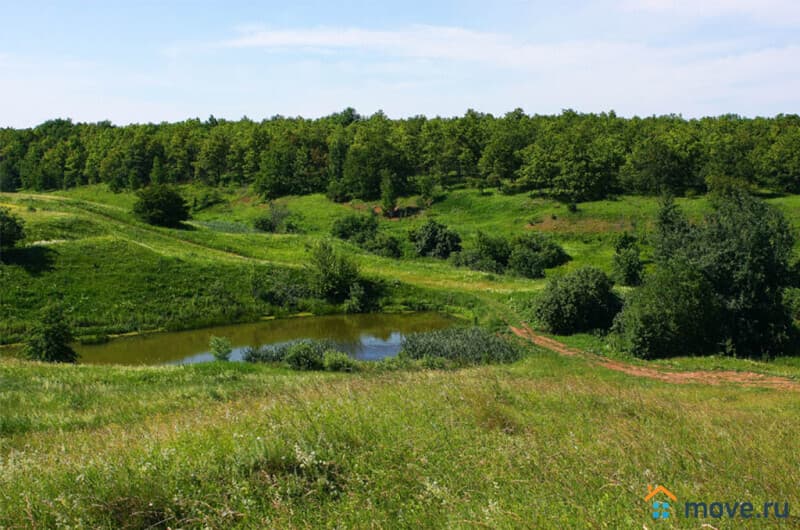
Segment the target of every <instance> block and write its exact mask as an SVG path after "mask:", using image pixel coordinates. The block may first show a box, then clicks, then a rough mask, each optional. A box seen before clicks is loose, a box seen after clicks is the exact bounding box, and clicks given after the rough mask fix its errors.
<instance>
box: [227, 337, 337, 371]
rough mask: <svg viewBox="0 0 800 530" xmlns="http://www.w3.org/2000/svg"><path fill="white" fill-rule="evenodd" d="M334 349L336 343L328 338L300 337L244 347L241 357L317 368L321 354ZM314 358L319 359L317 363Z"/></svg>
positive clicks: (249, 359)
mask: <svg viewBox="0 0 800 530" xmlns="http://www.w3.org/2000/svg"><path fill="white" fill-rule="evenodd" d="M334 349H336V345H335V344H334V343H333V342H331V341H329V340H311V339H301V340H292V341H288V342H283V343H280V344H267V345H265V346H260V347H255V346H251V347H249V348H246V349H245V351H244V354H243V355H242V358H243V359H244V361H245V362H248V363H283V362H285V363H287V364H288V365H289V366H290V367H292V368H294V369H296V370H319V369H321V368H322V366H323V364H322V360H323V357H324V355H323V354H324V353H325V352H326V351H329V350H334ZM290 358H291V359H292V360H291V361H290ZM314 359H317V360H319V363H316V362H315V361H314ZM299 366H316V368H298V367H299Z"/></svg>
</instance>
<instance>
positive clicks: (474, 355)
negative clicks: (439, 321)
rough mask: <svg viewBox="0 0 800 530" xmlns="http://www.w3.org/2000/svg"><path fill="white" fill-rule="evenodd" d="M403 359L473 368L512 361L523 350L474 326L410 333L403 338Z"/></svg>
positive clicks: (401, 354) (401, 352)
mask: <svg viewBox="0 0 800 530" xmlns="http://www.w3.org/2000/svg"><path fill="white" fill-rule="evenodd" d="M400 356H401V357H403V358H406V359H416V360H421V359H426V358H427V359H436V358H442V359H447V360H448V361H453V362H454V363H456V364H457V365H470V364H488V363H507V362H513V361H516V360H517V359H518V358H519V356H520V351H519V349H518V348H516V347H515V346H514V345H512V344H511V343H510V342H508V341H507V340H505V339H503V338H501V337H499V336H497V335H495V334H494V333H491V332H489V331H487V330H485V329H483V328H478V327H472V328H450V329H443V330H437V331H429V332H424V333H410V334H408V335H406V336H405V337H404V338H403V342H402V347H401V351H400Z"/></svg>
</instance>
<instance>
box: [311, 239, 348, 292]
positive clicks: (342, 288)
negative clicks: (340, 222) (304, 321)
mask: <svg viewBox="0 0 800 530" xmlns="http://www.w3.org/2000/svg"><path fill="white" fill-rule="evenodd" d="M308 269H309V274H310V279H311V285H312V287H313V289H314V291H316V292H317V294H319V295H320V296H322V297H324V298H327V299H328V300H329V301H332V302H342V301H343V300H345V299H346V298H348V297H349V296H350V289H351V288H352V286H353V285H354V284H355V283H357V282H358V280H359V272H358V266H357V265H356V264H355V262H353V261H351V260H350V259H348V258H346V257H345V256H342V255H341V254H339V253H337V252H336V251H335V250H334V248H333V245H332V244H331V243H330V241H320V242H319V243H318V244H317V245H316V246H314V247H312V249H311V255H310V257H309V265H308Z"/></svg>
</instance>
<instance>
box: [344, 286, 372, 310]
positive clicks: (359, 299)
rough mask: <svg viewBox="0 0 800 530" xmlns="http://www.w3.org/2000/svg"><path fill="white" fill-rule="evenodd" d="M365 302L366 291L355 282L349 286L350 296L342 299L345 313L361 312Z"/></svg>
mask: <svg viewBox="0 0 800 530" xmlns="http://www.w3.org/2000/svg"><path fill="white" fill-rule="evenodd" d="M366 304H367V293H366V291H365V290H364V287H363V286H362V285H361V284H360V283H358V282H356V283H354V284H353V285H351V286H350V296H348V297H347V300H345V301H344V312H345V313H361V312H362V311H364V309H365V307H366Z"/></svg>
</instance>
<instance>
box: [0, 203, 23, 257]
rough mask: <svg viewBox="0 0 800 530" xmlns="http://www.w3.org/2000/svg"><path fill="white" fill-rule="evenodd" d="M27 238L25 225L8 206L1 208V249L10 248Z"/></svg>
mask: <svg viewBox="0 0 800 530" xmlns="http://www.w3.org/2000/svg"><path fill="white" fill-rule="evenodd" d="M24 238H25V225H24V223H23V222H22V220H21V219H20V218H19V217H17V216H16V215H14V214H12V213H11V212H10V211H9V209H8V208H0V249H3V248H5V249H8V248H11V247H13V246H14V245H16V244H17V243H18V242H19V241H21V240H22V239H24Z"/></svg>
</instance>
